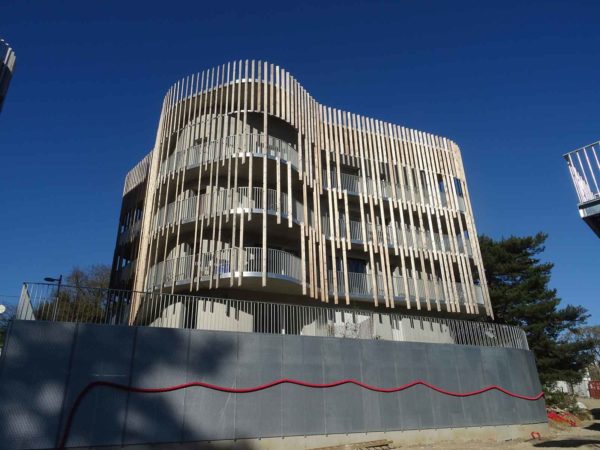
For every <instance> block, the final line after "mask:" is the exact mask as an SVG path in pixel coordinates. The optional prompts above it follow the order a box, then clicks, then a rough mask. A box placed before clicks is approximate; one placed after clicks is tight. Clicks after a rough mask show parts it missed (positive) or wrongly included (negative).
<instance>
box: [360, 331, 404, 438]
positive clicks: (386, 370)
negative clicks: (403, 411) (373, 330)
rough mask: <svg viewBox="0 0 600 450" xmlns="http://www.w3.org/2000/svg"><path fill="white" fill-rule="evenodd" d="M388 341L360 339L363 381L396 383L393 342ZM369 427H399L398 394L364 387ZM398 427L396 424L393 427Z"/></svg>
mask: <svg viewBox="0 0 600 450" xmlns="http://www.w3.org/2000/svg"><path fill="white" fill-rule="evenodd" d="M390 344H391V342H385V341H371V340H363V341H361V346H360V347H361V355H360V361H361V366H362V377H363V379H362V381H363V383H366V384H369V385H371V386H376V387H379V388H390V387H395V386H397V380H396V365H395V362H394V358H390V355H391V354H393V345H390ZM362 395H363V409H364V412H365V427H366V429H367V431H386V430H390V429H398V428H397V427H398V426H400V422H399V420H398V418H399V416H398V412H399V407H398V395H399V394H384V393H380V392H373V391H369V390H366V389H363V390H362ZM390 427H395V428H390Z"/></svg>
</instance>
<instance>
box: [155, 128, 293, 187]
mask: <svg viewBox="0 0 600 450" xmlns="http://www.w3.org/2000/svg"><path fill="white" fill-rule="evenodd" d="M263 141H264V138H263V135H261V134H256V133H251V134H245V135H244V134H235V135H230V136H226V137H223V138H220V139H215V140H213V141H210V142H206V143H202V144H197V145H193V146H191V147H187V148H184V149H181V150H177V151H175V152H173V153H171V154H170V155H169V156H168V157H167V159H165V160H163V161H161V165H160V169H159V176H160V177H161V178H162V177H164V176H166V175H167V174H169V173H171V172H174V171H176V170H179V169H181V168H183V167H186V168H188V169H189V168H192V167H196V166H198V165H200V164H206V163H209V162H217V161H222V160H224V159H226V158H228V157H235V156H238V155H240V154H252V155H256V156H267V157H270V158H279V159H282V160H284V161H289V162H290V163H291V164H292V165H294V166H295V167H298V151H297V150H296V148H295V146H294V145H292V144H290V143H288V142H285V141H283V140H281V139H278V138H276V137H273V136H268V138H267V145H266V147H265V144H264V142H263Z"/></svg>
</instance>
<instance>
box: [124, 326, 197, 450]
mask: <svg viewBox="0 0 600 450" xmlns="http://www.w3.org/2000/svg"><path fill="white" fill-rule="evenodd" d="M189 336H190V332H189V330H180V329H170V328H161V329H159V328H143V327H140V328H138V329H137V335H136V347H135V352H134V359H133V365H132V377H131V384H132V386H136V387H142V388H160V387H167V386H174V385H179V384H182V383H185V381H186V368H187V359H188V348H189ZM184 396H185V392H184V391H183V390H180V391H175V392H165V393H153V394H144V393H130V394H129V395H128V404H127V417H126V423H125V426H126V430H125V438H124V443H125V444H135V443H142V442H155V443H161V442H180V441H181V439H182V431H183V430H182V428H181V425H182V423H183V400H184Z"/></svg>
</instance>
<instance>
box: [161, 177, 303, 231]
mask: <svg viewBox="0 0 600 450" xmlns="http://www.w3.org/2000/svg"><path fill="white" fill-rule="evenodd" d="M199 197H200V198H198V196H193V197H189V198H186V199H183V200H177V201H175V202H172V203H169V204H168V205H167V206H166V207H162V208H160V209H159V210H158V212H157V213H156V214H155V215H154V218H153V222H152V223H153V229H154V230H157V229H159V228H162V227H165V226H169V225H173V224H176V223H178V222H179V221H181V223H186V222H190V221H193V220H196V217H198V218H201V217H208V216H213V215H218V214H224V213H230V214H237V213H240V212H246V213H248V212H253V213H254V212H262V211H263V210H264V205H263V188H261V187H253V188H252V190H250V189H249V188H248V187H240V188H237V189H221V190H219V191H213V192H210V193H206V194H202V195H200V196H199ZM266 209H267V213H268V214H273V215H276V214H277V213H278V212H279V213H280V214H281V216H282V217H284V218H286V219H287V218H288V216H289V214H290V211H289V204H288V196H287V194H286V193H284V192H281V202H280V208H278V207H277V191H276V190H275V189H267V208H266ZM196 212H198V216H196ZM291 214H292V220H293V221H294V222H296V223H302V222H303V221H304V208H303V207H302V204H301V203H300V202H299V201H296V200H292V211H291Z"/></svg>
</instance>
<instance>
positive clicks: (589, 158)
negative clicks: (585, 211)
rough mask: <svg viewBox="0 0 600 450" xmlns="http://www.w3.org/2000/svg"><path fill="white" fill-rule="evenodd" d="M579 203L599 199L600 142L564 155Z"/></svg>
mask: <svg viewBox="0 0 600 450" xmlns="http://www.w3.org/2000/svg"><path fill="white" fill-rule="evenodd" d="M564 158H565V160H566V161H567V165H568V167H569V173H570V174H571V179H572V180H573V185H574V186H575V191H576V192H577V197H578V198H579V203H587V202H591V201H594V200H598V199H600V142H595V143H593V144H590V145H588V146H586V147H582V148H580V149H577V150H574V151H572V152H569V153H567V154H565V155H564Z"/></svg>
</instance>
